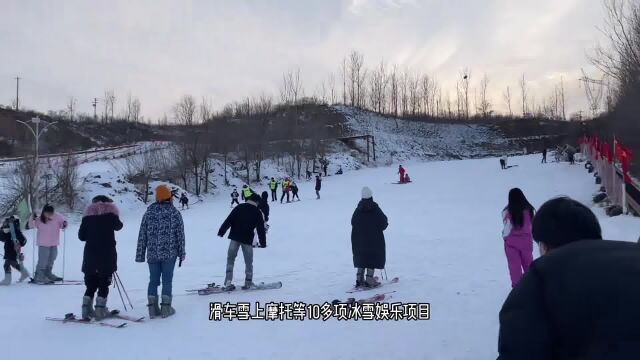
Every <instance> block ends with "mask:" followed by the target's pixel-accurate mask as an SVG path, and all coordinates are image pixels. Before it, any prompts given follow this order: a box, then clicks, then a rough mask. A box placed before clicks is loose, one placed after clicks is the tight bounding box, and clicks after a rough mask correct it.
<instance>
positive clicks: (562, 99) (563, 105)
mask: <svg viewBox="0 0 640 360" xmlns="http://www.w3.org/2000/svg"><path fill="white" fill-rule="evenodd" d="M560 109H561V111H562V112H561V114H562V120H565V121H566V120H567V108H566V103H565V96H564V78H563V77H560Z"/></svg>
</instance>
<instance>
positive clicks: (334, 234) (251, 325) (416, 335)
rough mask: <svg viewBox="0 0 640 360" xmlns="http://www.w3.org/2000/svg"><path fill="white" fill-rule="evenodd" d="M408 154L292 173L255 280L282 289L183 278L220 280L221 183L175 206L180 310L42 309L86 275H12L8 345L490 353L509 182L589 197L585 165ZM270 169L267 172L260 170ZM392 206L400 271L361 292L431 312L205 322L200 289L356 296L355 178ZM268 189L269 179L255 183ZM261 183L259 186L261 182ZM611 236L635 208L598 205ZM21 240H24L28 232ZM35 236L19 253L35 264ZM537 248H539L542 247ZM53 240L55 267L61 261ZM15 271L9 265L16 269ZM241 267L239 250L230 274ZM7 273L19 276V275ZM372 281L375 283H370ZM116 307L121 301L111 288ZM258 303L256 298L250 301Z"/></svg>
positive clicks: (263, 298) (298, 353) (633, 235)
mask: <svg viewBox="0 0 640 360" xmlns="http://www.w3.org/2000/svg"><path fill="white" fill-rule="evenodd" d="M510 164H511V165H516V164H517V165H519V166H518V167H515V168H512V169H509V170H506V171H502V170H500V169H499V165H498V160H497V159H482V160H464V161H449V162H431V163H418V162H410V163H407V164H405V166H406V167H407V170H408V172H409V173H410V174H411V176H412V180H413V181H414V182H413V183H412V184H409V185H404V186H399V185H394V184H392V182H394V181H396V176H397V175H395V172H396V169H395V167H391V168H377V169H364V170H361V171H357V172H349V173H347V174H346V175H343V176H330V177H328V178H325V179H324V181H323V187H322V199H321V200H315V193H314V191H313V185H314V184H313V182H300V183H299V186H300V189H301V191H300V194H301V198H302V201H301V202H297V203H292V204H284V205H280V204H279V203H277V204H275V203H272V204H271V206H272V207H271V222H270V225H271V229H270V230H269V234H268V239H267V244H268V247H267V248H266V249H256V250H255V255H254V258H255V260H254V274H255V275H254V281H257V282H260V281H264V282H270V281H276V280H281V281H282V282H283V284H284V286H283V287H282V288H281V289H279V290H265V291H255V292H247V293H241V292H237V293H231V294H219V295H212V296H198V295H187V294H186V293H185V291H184V290H186V289H191V288H195V287H198V286H202V285H204V284H205V283H208V282H212V281H214V282H216V283H220V282H222V281H223V277H224V268H225V262H226V250H227V246H228V240H227V239H224V240H223V239H220V238H218V237H217V236H216V232H217V230H218V227H219V225H220V224H221V223H222V221H223V220H224V218H225V217H226V215H227V214H228V212H229V206H228V200H227V196H226V194H224V193H223V196H218V197H215V198H212V199H207V200H206V202H204V203H199V204H196V205H195V206H193V207H192V208H191V209H190V210H188V211H185V212H183V213H182V214H183V216H184V220H185V226H186V229H185V231H186V236H187V259H186V261H185V262H184V264H183V266H182V267H181V268H178V267H176V271H175V276H174V284H173V286H174V287H173V291H174V306H175V308H176V310H177V313H176V315H175V316H173V317H171V318H168V319H164V320H163V319H157V320H155V319H154V320H145V322H144V323H141V324H137V323H131V324H128V325H127V327H126V328H124V329H111V328H101V327H97V326H95V327H87V326H83V325H77V324H64V325H63V324H60V323H56V322H49V321H45V320H44V318H45V317H46V316H51V317H61V316H63V315H64V314H65V313H67V312H74V313H76V314H78V313H80V304H81V300H82V295H83V291H84V287H83V286H49V287H47V286H35V285H28V284H17V285H13V286H11V287H8V288H4V287H3V288H0V322H1V323H2V330H0V338H3V339H6V340H7V341H10V342H11V344H12V345H11V346H4V347H3V349H4V350H3V358H6V359H14V358H20V359H37V358H52V359H76V358H80V357H87V356H88V357H90V358H91V359H94V360H100V359H138V358H144V359H258V358H260V359H300V358H306V359H490V358H495V357H496V355H497V353H496V348H497V334H498V311H499V310H500V307H501V305H502V303H503V301H504V299H505V297H506V296H507V294H508V292H509V290H510V283H509V275H508V271H507V264H506V259H505V256H504V249H503V245H502V243H503V241H502V239H501V236H500V234H501V230H502V229H501V226H502V222H501V218H500V214H501V210H502V208H503V207H504V206H505V204H506V198H507V192H508V190H509V189H510V188H511V187H514V186H518V187H521V188H522V189H523V190H524V192H525V194H526V195H527V196H528V198H529V200H530V201H531V202H532V204H533V205H534V206H535V207H539V206H540V205H541V204H542V203H543V202H544V201H546V200H548V199H549V198H551V197H554V196H558V195H569V196H572V197H574V198H575V199H577V200H579V201H582V202H584V203H585V204H589V203H590V200H591V199H590V198H591V195H592V193H593V192H594V191H596V190H597V186H596V185H595V184H594V181H593V178H592V177H591V176H590V175H589V174H587V173H586V171H585V170H584V168H583V167H582V166H581V165H576V166H571V165H568V164H565V163H562V164H558V163H553V164H552V163H550V164H547V165H540V164H539V156H537V155H536V156H525V157H516V158H511V159H510ZM267 175H268V174H267ZM365 185H366V186H369V187H371V188H372V190H373V193H374V199H375V200H376V201H377V202H378V203H379V204H380V206H381V208H382V209H383V211H385V213H386V214H387V215H388V217H389V223H390V225H389V228H388V230H387V231H386V232H385V236H386V240H387V273H388V275H389V277H390V278H391V277H394V276H399V277H400V278H401V280H400V282H399V283H398V284H394V285H389V286H388V287H385V288H382V289H378V290H373V291H371V292H363V293H358V298H360V297H365V296H370V295H373V294H375V293H378V292H385V291H389V290H396V293H394V294H393V299H392V300H391V301H393V302H404V303H407V302H412V303H415V302H429V303H431V320H429V321H420V322H407V321H400V322H393V321H385V322H366V321H348V322H339V321H337V320H329V321H326V322H323V321H313V320H307V321H304V322H300V321H284V322H281V321H275V322H273V321H269V322H266V321H263V320H251V321H248V322H245V321H235V320H234V321H232V322H229V321H222V322H211V321H209V320H208V317H209V302H210V301H220V302H226V301H230V302H232V303H236V302H240V301H245V302H251V303H252V304H253V303H254V302H256V301H259V302H261V303H262V304H264V303H266V302H270V301H276V302H280V301H282V302H294V301H302V302H306V303H315V304H321V303H324V302H325V301H329V302H330V301H331V300H333V299H341V300H344V299H346V298H348V297H349V296H351V295H350V294H347V293H346V291H347V290H349V289H350V288H351V286H352V285H353V283H354V281H355V269H353V266H352V255H351V244H350V231H351V227H350V218H351V215H352V212H353V210H354V209H355V206H356V204H357V202H358V201H359V198H360V189H361V187H362V186H365ZM264 187H265V189H266V185H264ZM260 190H262V189H260ZM594 211H595V212H596V213H597V215H598V217H599V218H600V221H601V223H602V225H603V229H604V234H605V236H606V237H608V238H612V239H623V240H635V239H637V237H638V230H639V229H640V220H639V219H635V218H631V217H624V216H623V217H618V218H607V217H606V216H605V215H604V212H603V211H602V209H599V208H595V209H594ZM142 213H143V209H141V208H139V207H138V208H133V207H129V208H125V209H123V215H122V220H123V222H124V224H125V228H124V229H123V230H122V231H121V232H119V233H118V234H117V239H118V255H119V259H118V267H119V271H118V273H119V275H120V277H121V279H122V281H123V282H124V285H125V287H126V288H127V290H128V292H129V296H130V297H131V299H132V301H133V302H134V306H135V309H134V310H133V311H132V312H129V313H126V314H130V315H131V314H142V315H146V311H147V308H146V306H145V305H146V287H147V281H148V269H147V265H146V264H138V263H135V262H134V258H135V249H136V241H137V235H138V226H139V224H140V219H141V216H142ZM77 227H78V224H77V220H76V223H75V224H72V225H71V226H70V229H69V230H68V232H67V236H66V240H67V244H66V251H67V254H66V264H67V265H66V274H65V275H66V277H67V278H69V279H78V280H80V279H82V273H81V272H80V267H81V262H82V250H83V244H82V243H81V242H80V241H79V240H77V237H76V232H77ZM28 236H29V241H31V236H32V235H31V234H29V235H28ZM31 248H32V247H31V244H28V245H27V247H26V249H25V250H26V264H27V265H28V266H29V267H30V266H31V259H32V258H31ZM535 256H536V257H537V256H538V254H537V250H536V254H535ZM61 266H62V248H60V254H59V257H58V260H57V262H56V268H55V269H54V271H55V272H56V273H58V274H61V273H62V269H61ZM14 276H15V273H14ZM243 279H244V263H243V260H242V255H241V254H239V255H238V258H237V259H236V268H235V279H234V280H235V283H236V284H240V283H241V281H242V280H243ZM14 280H15V278H14ZM369 294H370V295H369ZM109 306H110V307H111V308H118V309H122V303H121V302H120V298H119V296H118V293H117V290H115V289H113V288H111V293H110V296H109ZM252 308H253V307H252Z"/></svg>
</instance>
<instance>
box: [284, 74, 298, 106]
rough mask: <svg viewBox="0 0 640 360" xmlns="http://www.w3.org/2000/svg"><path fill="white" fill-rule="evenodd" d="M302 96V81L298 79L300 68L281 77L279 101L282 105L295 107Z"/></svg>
mask: <svg viewBox="0 0 640 360" xmlns="http://www.w3.org/2000/svg"><path fill="white" fill-rule="evenodd" d="M301 96H302V80H301V79H300V68H298V69H296V70H295V71H289V72H287V73H285V74H284V75H283V76H282V86H281V88H280V100H281V101H282V103H283V104H290V105H296V104H297V103H298V100H299V99H300V97H301Z"/></svg>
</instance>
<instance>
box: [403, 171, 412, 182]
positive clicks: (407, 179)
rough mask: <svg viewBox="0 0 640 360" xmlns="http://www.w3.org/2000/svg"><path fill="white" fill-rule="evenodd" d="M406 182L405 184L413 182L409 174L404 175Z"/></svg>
mask: <svg viewBox="0 0 640 360" xmlns="http://www.w3.org/2000/svg"><path fill="white" fill-rule="evenodd" d="M404 182H405V183H410V182H411V178H410V177H409V173H406V174H404Z"/></svg>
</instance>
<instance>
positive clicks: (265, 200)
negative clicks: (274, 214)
mask: <svg viewBox="0 0 640 360" xmlns="http://www.w3.org/2000/svg"><path fill="white" fill-rule="evenodd" d="M258 208H259V209H260V211H262V215H264V222H265V223H268V222H269V194H268V193H267V192H266V191H263V192H262V197H261V198H260V202H259V203H258Z"/></svg>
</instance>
